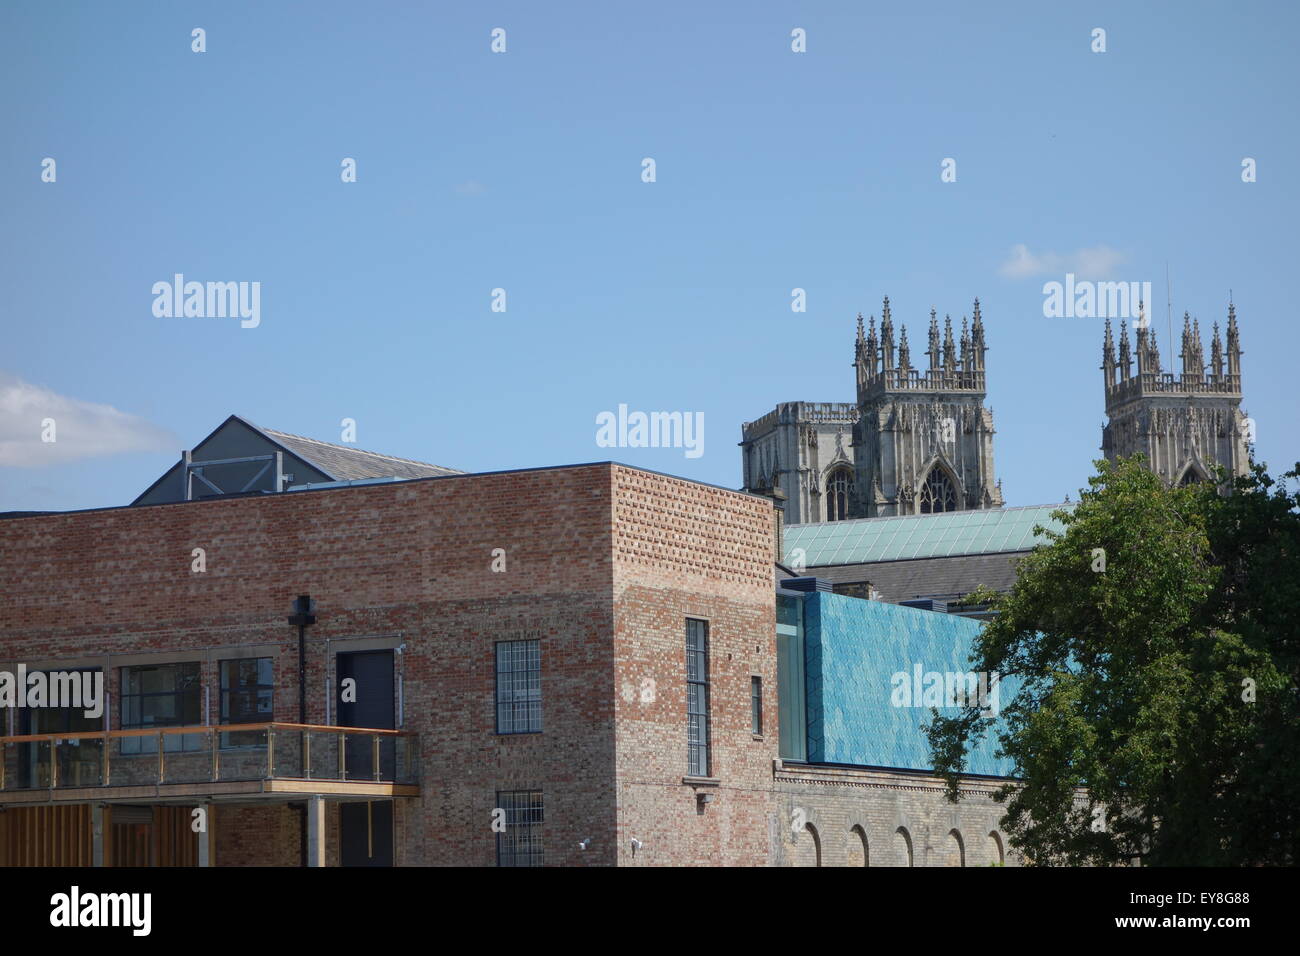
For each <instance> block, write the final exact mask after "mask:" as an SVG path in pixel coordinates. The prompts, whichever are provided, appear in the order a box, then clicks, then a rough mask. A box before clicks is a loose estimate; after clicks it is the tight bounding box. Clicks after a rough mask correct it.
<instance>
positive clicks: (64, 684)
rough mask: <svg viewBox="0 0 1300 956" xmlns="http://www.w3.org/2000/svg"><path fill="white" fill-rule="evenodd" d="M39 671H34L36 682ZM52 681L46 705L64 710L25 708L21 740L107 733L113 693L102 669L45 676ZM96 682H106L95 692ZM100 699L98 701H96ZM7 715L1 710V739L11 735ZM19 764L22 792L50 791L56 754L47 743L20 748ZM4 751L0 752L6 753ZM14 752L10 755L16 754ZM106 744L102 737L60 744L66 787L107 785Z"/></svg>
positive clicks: (20, 718)
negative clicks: (7, 732)
mask: <svg viewBox="0 0 1300 956" xmlns="http://www.w3.org/2000/svg"><path fill="white" fill-rule="evenodd" d="M35 673H37V671H29V672H28V674H27V676H28V678H29V679H30V678H31V676H32V675H33V674H35ZM41 673H44V674H45V678H46V681H47V684H46V687H47V693H48V697H47V699H46V703H47V704H50V703H53V702H55V701H60V702H62V704H63V706H58V707H51V706H45V707H22V708H19V709H18V711H17V712H16V714H15V716H16V718H17V731H18V734H19V735H20V736H25V735H27V734H71V733H82V732H86V731H88V732H90V733H97V732H99V731H101V730H103V729H104V728H105V722H104V717H105V716H106V714H105V712H104V711H105V710H106V708H107V704H106V701H107V689H106V688H105V687H103V686H102V685H103V681H104V676H103V674H101V673H100V672H99V669H98V668H94V669H91V668H72V669H68V670H56V671H42V672H41ZM96 678H98V682H99V683H100V685H101V686H100V687H99V689H98V691H96V689H95V683H96ZM96 697H97V700H96ZM92 700H94V701H95V703H96V704H97V705H98V707H99V709H100V714H99V716H98V717H87V716H86V711H87V710H91V711H93V710H95V707H94V706H92ZM5 721H6V717H5V712H4V709H3V708H0V734H3V733H4V732H5ZM15 747H16V750H17V759H18V774H17V781H18V786H19V787H20V788H23V789H26V788H27V787H33V788H36V787H48V786H50V749H49V747H48V746H47V745H44V744H39V743H35V744H16V745H15ZM3 749H4V748H0V750H3ZM13 752H14V751H10V753H13ZM103 752H104V745H103V742H102V741H101V740H100V739H99V738H97V737H85V738H82V737H72V738H66V737H65V738H64V739H63V740H61V741H60V742H59V747H58V755H59V780H60V781H61V782H62V783H63V784H64V785H65V786H66V785H69V784H70V785H72V786H98V785H99V784H101V783H102V782H103V777H102V775H101V773H100V757H101V755H102V754H103Z"/></svg>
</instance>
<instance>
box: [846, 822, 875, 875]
mask: <svg viewBox="0 0 1300 956" xmlns="http://www.w3.org/2000/svg"><path fill="white" fill-rule="evenodd" d="M845 844H846V846H845V849H846V850H847V853H848V860H849V864H848V865H849V866H870V865H871V848H870V846H869V845H868V844H867V831H866V830H865V829H864V828H863V826H862V824H860V823H855V824H854V825H853V826H851V827H849V832H848V835H847V838H846V840H845Z"/></svg>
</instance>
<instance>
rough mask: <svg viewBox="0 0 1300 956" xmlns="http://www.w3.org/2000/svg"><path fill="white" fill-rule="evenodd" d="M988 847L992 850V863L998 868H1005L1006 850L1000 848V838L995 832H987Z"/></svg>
mask: <svg viewBox="0 0 1300 956" xmlns="http://www.w3.org/2000/svg"><path fill="white" fill-rule="evenodd" d="M989 846H990V849H991V850H992V857H993V862H994V863H995V864H997V865H998V866H1005V865H1006V862H1007V854H1006V850H1004V849H1003V848H1002V836H1001V835H1000V834H999V833H998V831H997V830H990V831H989Z"/></svg>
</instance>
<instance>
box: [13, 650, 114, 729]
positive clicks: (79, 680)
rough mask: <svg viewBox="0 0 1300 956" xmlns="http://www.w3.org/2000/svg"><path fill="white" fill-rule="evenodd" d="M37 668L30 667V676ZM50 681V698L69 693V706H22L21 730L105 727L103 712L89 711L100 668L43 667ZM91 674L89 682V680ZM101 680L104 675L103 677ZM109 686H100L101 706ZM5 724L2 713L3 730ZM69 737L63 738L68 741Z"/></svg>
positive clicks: (60, 696) (19, 717)
mask: <svg viewBox="0 0 1300 956" xmlns="http://www.w3.org/2000/svg"><path fill="white" fill-rule="evenodd" d="M35 673H37V671H28V674H27V677H28V679H29V680H30V679H31V676H32V675H33V674H35ZM41 673H44V674H45V679H46V681H47V685H46V686H47V687H48V694H49V699H50V700H51V701H52V700H54V699H55V698H56V697H58V698H60V699H63V698H64V695H65V694H67V695H70V696H69V697H68V698H67V699H68V700H69V701H70V703H69V705H68V706H62V707H23V708H22V709H21V710H19V711H18V732H19V733H20V734H70V733H76V732H78V731H83V730H84V731H90V732H91V733H95V732H98V731H101V730H103V729H104V715H103V714H102V713H101V714H100V715H99V716H98V717H87V716H86V711H87V710H92V709H93V708H92V707H91V702H90V696H93V695H94V693H95V690H94V684H93V681H94V679H95V675H96V674H98V673H99V669H98V668H93V669H92V668H84V667H80V668H74V669H71V670H60V671H42V672H41ZM87 678H89V680H90V683H88V682H87ZM100 680H101V681H102V680H103V678H102V677H101V678H100ZM105 696H106V689H105V688H103V687H101V688H100V701H99V706H100V707H101V708H102V707H103V706H104V699H103V698H104V697H105ZM3 728H4V715H3V713H0V730H3ZM66 743H67V741H64V744H66Z"/></svg>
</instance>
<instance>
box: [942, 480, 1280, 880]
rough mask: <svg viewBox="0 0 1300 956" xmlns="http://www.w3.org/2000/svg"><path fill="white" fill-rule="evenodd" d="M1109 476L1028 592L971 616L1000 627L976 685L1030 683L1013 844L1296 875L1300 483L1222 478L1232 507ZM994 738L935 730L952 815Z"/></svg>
mask: <svg viewBox="0 0 1300 956" xmlns="http://www.w3.org/2000/svg"><path fill="white" fill-rule="evenodd" d="M1097 466H1098V473H1097V474H1096V475H1095V476H1093V477H1092V478H1090V479H1089V485H1090V489H1089V490H1087V491H1084V492H1082V494H1081V499H1080V501H1079V503H1078V505H1077V506H1076V507H1075V508H1074V509H1072V510H1068V509H1063V510H1060V511H1057V512H1055V513H1054V517H1056V518H1057V519H1059V520H1060V522H1061V524H1062V526H1063V531H1061V532H1053V531H1050V530H1046V529H1039V530H1040V533H1041V534H1042V535H1044V536H1045V537H1046V538H1047V542H1046V543H1045V544H1043V545H1041V546H1039V547H1038V548H1036V549H1035V550H1034V551H1033V552H1031V553H1030V554H1028V555H1026V556H1025V557H1024V558H1023V559H1022V560H1021V562H1020V563H1019V565H1018V566H1017V579H1016V584H1015V587H1014V588H1013V590H1012V591H1011V593H1010V594H1007V595H998V594H995V593H993V592H989V591H983V590H981V591H979V592H976V593H975V594H973V595H971V596H970V597H969V598H968V599H969V600H972V601H988V602H989V603H990V604H991V605H992V606H993V607H994V608H995V609H996V610H997V612H998V613H997V615H996V616H995V617H994V618H992V619H991V620H990V621H989V622H988V623H987V624H986V625H985V627H984V629H983V631H982V633H981V635H980V637H979V638H978V640H977V641H976V643H975V648H974V655H973V656H974V658H975V660H974V662H973V663H972V668H973V669H975V670H983V671H989V672H992V671H997V672H999V673H1001V674H1003V675H1008V674H1016V675H1018V676H1019V677H1020V679H1021V681H1022V684H1021V688H1020V690H1019V691H1018V692H1017V693H1016V694H1015V696H1014V697H1013V698H1012V699H1011V700H1010V701H1009V702H1004V703H1003V706H1002V717H1003V720H1002V722H1001V725H1000V727H998V729H996V730H995V731H993V732H994V733H995V734H996V741H997V747H998V751H999V754H1000V755H1002V756H1007V757H1010V758H1011V759H1012V760H1013V761H1014V762H1015V767H1016V771H1015V777H1016V782H1015V783H1014V784H1009V785H1007V786H1005V787H1003V788H1002V791H1001V792H1000V793H999V795H998V799H1000V800H1003V801H1005V802H1006V804H1007V812H1006V815H1005V816H1004V818H1003V826H1004V828H1005V829H1006V831H1007V834H1008V836H1009V838H1010V840H1011V843H1012V845H1013V846H1015V847H1016V848H1018V849H1019V850H1021V851H1022V852H1023V853H1025V854H1026V856H1027V857H1028V858H1029V859H1031V860H1033V861H1034V862H1036V863H1041V864H1056V865H1084V864H1096V865H1106V864H1114V863H1123V862H1127V861H1128V860H1130V859H1131V858H1134V857H1139V856H1140V857H1142V860H1143V863H1144V864H1146V865H1190V866H1196V865H1202V866H1207V865H1208V866H1235V865H1255V864H1265V865H1278V864H1281V865H1291V864H1294V863H1295V862H1296V852H1297V843H1298V842H1300V840H1298V833H1297V831H1298V830H1300V746H1298V741H1300V707H1298V705H1297V704H1298V691H1297V688H1298V687H1300V673H1298V670H1297V662H1298V660H1300V623H1298V622H1300V492H1297V493H1295V494H1291V493H1289V492H1288V491H1287V481H1288V480H1291V479H1300V464H1297V466H1296V469H1295V470H1293V471H1290V472H1287V473H1286V475H1285V476H1283V479H1282V481H1280V482H1275V481H1274V480H1273V479H1271V478H1270V477H1269V476H1268V474H1267V472H1266V471H1265V469H1264V467H1263V466H1258V465H1256V466H1253V468H1252V471H1251V473H1250V474H1249V475H1246V476H1244V477H1240V478H1236V479H1230V478H1229V477H1228V476H1227V475H1226V474H1224V473H1223V472H1220V473H1219V476H1218V478H1219V481H1220V482H1221V483H1222V487H1224V488H1225V489H1226V488H1228V487H1229V486H1230V487H1231V493H1230V494H1226V495H1224V494H1220V493H1219V489H1218V488H1216V487H1215V486H1214V485H1211V484H1202V485H1196V486H1191V487H1186V488H1173V489H1170V488H1166V487H1165V486H1164V484H1163V482H1162V481H1161V480H1160V479H1159V478H1158V477H1157V476H1155V475H1154V474H1152V473H1151V472H1149V471H1147V470H1146V469H1145V468H1144V467H1143V465H1142V462H1141V459H1140V457H1139V458H1134V459H1130V460H1124V461H1120V462H1116V463H1114V464H1111V463H1108V462H1105V461H1099V462H1097ZM1103 568H1104V570H1103ZM1004 697H1005V695H1004ZM989 728H990V722H988V721H986V720H981V719H980V717H979V715H978V711H976V710H970V711H966V712H963V713H962V714H961V715H959V716H957V717H943V716H941V715H939V714H938V713H936V714H935V716H934V718H933V720H932V722H931V724H930V727H929V739H930V746H931V750H932V753H933V756H934V760H935V766H936V768H937V769H938V770H939V772H940V773H942V774H943V775H944V776H945V777H946V778H947V781H948V785H949V797H950V799H954V800H955V799H956V798H957V790H956V786H957V780H958V774H959V773H960V771H961V768H962V766H963V763H964V759H965V755H966V753H967V752H968V750H969V749H970V747H971V745H972V744H973V742H974V741H976V740H977V739H978V738H979V737H981V736H982V735H984V734H986V733H989V732H990V729H989Z"/></svg>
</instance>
